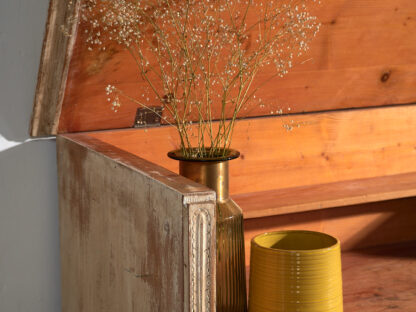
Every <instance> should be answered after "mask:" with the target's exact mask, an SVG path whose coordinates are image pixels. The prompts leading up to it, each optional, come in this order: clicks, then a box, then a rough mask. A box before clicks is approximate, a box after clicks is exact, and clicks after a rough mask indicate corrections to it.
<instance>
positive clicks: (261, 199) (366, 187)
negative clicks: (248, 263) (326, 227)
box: [233, 172, 416, 219]
mask: <svg viewBox="0 0 416 312" xmlns="http://www.w3.org/2000/svg"><path fill="white" fill-rule="evenodd" d="M413 196H416V172H411V173H405V174H398V175H392V176H384V177H376V178H370V179H359V180H352V181H343V182H336V183H329V184H320V185H312V186H301V187H294V188H286V189H279V190H272V191H262V192H255V193H245V194H237V195H233V199H234V200H235V201H236V202H237V203H238V204H239V205H240V206H241V208H242V209H243V212H244V218H245V219H252V218H261V217H267V216H275V215H281V214H287V213H294V212H302V211H310V210H317V209H324V208H333V207H341V206H348V205H356V204H362V203H370V202H377V201H384V200H390V199H397V198H405V197H413Z"/></svg>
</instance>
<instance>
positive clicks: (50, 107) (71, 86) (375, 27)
mask: <svg viewBox="0 0 416 312" xmlns="http://www.w3.org/2000/svg"><path fill="white" fill-rule="evenodd" d="M79 3H80V1H79V0H77V1H70V2H69V5H68V4H67V2H66V1H61V0H51V9H50V14H49V22H48V27H47V32H46V37H45V38H46V39H45V44H44V50H43V56H42V62H41V67H40V72H39V82H38V88H37V94H36V99H35V108H34V114H33V122H32V123H33V126H32V131H31V134H32V135H34V136H38V135H48V134H54V133H55V132H56V128H57V122H58V117H59V115H60V116H61V120H60V125H59V131H60V132H61V133H62V132H78V131H87V130H98V129H115V128H126V127H131V126H132V125H133V122H134V116H135V113H136V108H137V107H136V105H135V104H132V103H128V102H125V103H124V106H123V107H122V108H121V109H120V111H119V112H118V113H117V115H114V113H113V111H112V110H111V109H110V106H109V105H108V102H107V96H106V94H105V90H104V89H105V87H106V86H107V85H108V84H115V85H117V86H118V87H119V88H121V89H122V90H124V91H125V92H126V93H127V94H129V95H131V96H139V95H140V94H142V92H143V90H144V85H143V83H141V82H140V81H139V82H138V83H137V73H136V72H135V70H134V65H133V60H132V59H131V58H130V56H129V55H128V54H127V53H126V52H125V51H122V49H120V48H118V47H114V46H113V47H109V48H108V49H106V50H105V51H101V52H97V51H95V52H94V51H89V50H88V45H86V44H85V39H86V38H85V35H84V31H85V29H84V28H83V27H84V26H83V25H81V26H80V27H79V29H78V35H75V34H72V32H73V31H75V30H77V29H76V27H75V26H76V23H75V21H76V20H77V19H78V15H77V8H78V6H79ZM67 5H68V6H67ZM312 11H313V12H312V13H314V14H316V15H317V16H318V18H319V20H320V21H321V22H322V28H321V31H320V33H319V34H318V37H317V38H316V39H315V41H314V42H313V44H312V47H311V50H310V53H309V54H308V55H307V56H305V57H303V58H301V59H299V60H297V61H296V63H297V66H296V67H295V68H294V70H293V71H292V72H291V73H290V74H289V75H287V76H286V77H285V78H283V79H276V80H272V81H270V82H268V83H267V84H266V85H265V86H264V88H262V89H261V91H259V94H258V97H257V99H259V98H261V99H262V103H263V105H264V108H262V107H260V105H258V103H257V102H256V103H253V104H252V106H251V107H250V108H249V109H248V111H246V112H245V114H246V115H247V116H259V115H269V114H271V112H272V111H273V113H276V111H279V110H280V109H282V112H283V113H293V112H303V111H322V110H333V109H339V108H347V107H362V106H380V105H388V104H402V103H410V102H415V101H416V91H415V88H414V86H415V84H416V20H415V16H416V3H415V2H414V1H413V0H333V1H326V2H322V4H321V5H320V6H318V7H316V8H313V9H312ZM62 25H64V27H63V28H64V31H62ZM68 34H72V35H71V36H67V35H68ZM74 42H75V45H74V47H73V43H74ZM69 60H70V61H71V62H70V64H69ZM68 69H69V73H68V75H67V70H68ZM268 75H269V72H265V73H264V74H262V75H260V77H259V84H260V83H262V82H263V81H264V79H266V76H268ZM67 77H68V80H67ZM64 91H65V97H64V99H63V98H62V96H63V92H64ZM62 100H63V108H62V114H60V113H61V109H60V107H61V104H62ZM151 105H159V104H158V103H151ZM289 108H290V111H289Z"/></svg>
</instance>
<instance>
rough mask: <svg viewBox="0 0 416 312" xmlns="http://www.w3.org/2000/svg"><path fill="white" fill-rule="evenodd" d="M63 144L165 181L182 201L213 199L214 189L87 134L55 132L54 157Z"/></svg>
mask: <svg viewBox="0 0 416 312" xmlns="http://www.w3.org/2000/svg"><path fill="white" fill-rule="evenodd" d="M66 144H77V145H80V146H82V147H84V148H85V149H87V150H88V151H89V152H92V153H95V154H98V155H101V156H102V157H105V158H107V159H111V160H113V161H114V162H115V163H117V164H118V165H120V166H123V167H127V168H129V169H131V170H133V171H135V172H137V173H138V174H141V175H144V176H147V177H148V178H150V179H152V180H153V181H155V182H159V183H162V184H164V185H166V186H167V187H169V188H170V189H172V190H173V191H176V192H178V193H180V194H181V195H182V196H183V203H184V204H191V203H201V202H207V201H215V197H216V195H215V191H213V190H211V189H210V188H208V187H206V186H204V185H201V184H199V183H196V182H194V181H192V180H189V179H187V178H185V177H183V176H180V175H178V174H176V173H174V172H172V171H170V170H168V169H166V168H164V167H161V166H159V165H157V164H154V163H152V162H150V161H148V160H145V159H143V158H141V157H139V156H137V155H135V154H132V153H130V152H127V151H125V150H122V149H119V148H117V147H115V146H113V145H111V144H108V143H106V142H103V141H101V140H99V139H96V138H93V137H91V136H89V135H87V134H65V135H58V136H57V148H58V157H59V151H60V150H61V149H63V148H65V145H66Z"/></svg>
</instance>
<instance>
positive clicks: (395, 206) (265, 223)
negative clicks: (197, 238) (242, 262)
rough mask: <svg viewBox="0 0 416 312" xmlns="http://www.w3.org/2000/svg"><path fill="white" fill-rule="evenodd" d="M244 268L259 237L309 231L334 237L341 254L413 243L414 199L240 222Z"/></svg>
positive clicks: (414, 230)
mask: <svg viewBox="0 0 416 312" xmlns="http://www.w3.org/2000/svg"><path fill="white" fill-rule="evenodd" d="M244 230H245V231H244V235H245V247H246V264H247V265H249V263H250V241H251V239H252V238H253V237H254V236H256V235H258V234H261V233H264V232H270V231H279V230H311V231H320V232H325V233H328V234H330V235H334V236H335V237H337V238H338V239H339V240H340V241H341V248H342V250H343V251H348V250H352V249H359V248H367V247H371V246H377V245H383V244H389V243H397V242H405V241H410V240H416V197H412V198H406V199H398V200H391V201H384V202H378V203H370V204H362V205H355V206H346V207H339V208H333V209H323V210H316V211H309V212H302V213H293V214H287V215H279V216H273V217H265V218H256V219H248V220H245V221H244Z"/></svg>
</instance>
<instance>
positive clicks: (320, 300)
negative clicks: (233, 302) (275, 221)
mask: <svg viewBox="0 0 416 312" xmlns="http://www.w3.org/2000/svg"><path fill="white" fill-rule="evenodd" d="M298 311H299V312H342V311H343V305H342V273H341V249H340V243H339V241H338V239H336V238H334V237H332V236H330V235H327V234H324V233H320V232H312V231H278V232H271V233H264V234H261V235H258V236H256V237H254V238H253V239H252V241H251V260H250V293H249V312H298Z"/></svg>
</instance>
